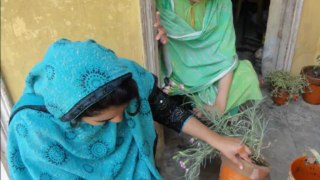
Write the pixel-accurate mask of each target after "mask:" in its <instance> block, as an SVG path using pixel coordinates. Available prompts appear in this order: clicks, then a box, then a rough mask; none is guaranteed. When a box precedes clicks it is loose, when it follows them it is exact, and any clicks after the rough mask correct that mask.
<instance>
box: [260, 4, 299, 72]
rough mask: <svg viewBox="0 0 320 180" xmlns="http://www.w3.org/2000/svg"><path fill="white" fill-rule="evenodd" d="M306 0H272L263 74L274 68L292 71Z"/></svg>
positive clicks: (263, 59) (263, 60)
mask: <svg viewBox="0 0 320 180" xmlns="http://www.w3.org/2000/svg"><path fill="white" fill-rule="evenodd" d="M303 3H304V0H271V2H270V8H269V19H268V25H267V33H266V41H265V44H264V52H263V58H262V74H263V76H265V75H266V74H267V73H268V72H270V71H272V70H275V69H276V70H285V71H290V70H291V66H292V59H293V56H294V53H295V47H296V41H297V34H298V31H299V25H300V19H301V14H302V8H303Z"/></svg>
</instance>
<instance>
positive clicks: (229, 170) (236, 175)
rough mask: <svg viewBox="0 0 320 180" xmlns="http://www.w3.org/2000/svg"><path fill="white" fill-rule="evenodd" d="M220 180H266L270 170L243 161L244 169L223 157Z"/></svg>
mask: <svg viewBox="0 0 320 180" xmlns="http://www.w3.org/2000/svg"><path fill="white" fill-rule="evenodd" d="M221 159H222V164H221V167H220V176H219V180H258V179H259V180H264V179H266V177H267V176H268V174H269V172H270V169H269V167H265V166H258V165H255V164H251V163H248V162H246V161H244V160H241V159H240V161H241V163H242V164H243V167H244V168H243V169H242V170H241V169H239V167H238V165H236V164H234V163H233V162H231V161H230V160H229V159H228V158H226V157H224V156H222V157H221Z"/></svg>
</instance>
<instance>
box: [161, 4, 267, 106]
mask: <svg viewBox="0 0 320 180" xmlns="http://www.w3.org/2000/svg"><path fill="white" fill-rule="evenodd" d="M156 2H157V9H158V10H159V12H160V18H159V17H157V22H156V24H155V26H156V27H157V28H158V30H159V33H158V35H157V37H156V39H157V40H160V41H161V42H162V43H163V44H166V45H165V49H166V50H167V52H168V54H167V57H168V59H169V61H170V62H167V65H166V68H167V69H166V71H167V72H166V73H165V75H166V76H168V77H169V78H170V80H171V81H173V82H174V83H176V84H183V85H184V87H185V90H184V91H182V92H181V91H174V90H172V91H171V92H170V93H171V94H174V95H175V94H183V93H186V92H187V93H191V94H193V95H195V96H194V97H195V98H196V99H199V100H200V101H202V102H203V103H204V104H206V105H207V107H208V108H211V109H212V106H214V107H216V108H217V109H218V110H219V111H221V112H228V111H230V110H232V109H234V108H237V107H238V106H239V105H241V104H243V103H244V102H246V101H248V100H260V99H261V98H262V95H261V92H260V89H259V83H258V79H257V75H256V74H255V71H254V70H253V68H252V65H251V63H250V62H249V61H240V62H238V57H237V54H236V50H235V33H234V27H233V21H232V3H231V0H157V1H156ZM157 16H159V14H158V15H157ZM160 20H161V23H160ZM162 25H163V26H162ZM167 37H168V38H169V40H168V39H167ZM165 57H166V56H165Z"/></svg>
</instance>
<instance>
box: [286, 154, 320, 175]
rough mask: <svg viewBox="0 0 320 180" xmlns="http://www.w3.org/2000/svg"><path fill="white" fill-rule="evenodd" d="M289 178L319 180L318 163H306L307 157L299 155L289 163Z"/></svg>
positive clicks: (319, 170)
mask: <svg viewBox="0 0 320 180" xmlns="http://www.w3.org/2000/svg"><path fill="white" fill-rule="evenodd" d="M289 179H290V180H319V179H320V164H314V163H313V164H310V163H307V157H306V156H303V157H299V158H297V159H296V160H294V161H293V162H292V163H291V168H290V173H289Z"/></svg>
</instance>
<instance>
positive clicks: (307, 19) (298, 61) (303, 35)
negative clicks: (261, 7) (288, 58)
mask: <svg viewBox="0 0 320 180" xmlns="http://www.w3.org/2000/svg"><path fill="white" fill-rule="evenodd" d="M303 6H304V7H303V10H302V17H301V23H300V28H299V32H298V39H297V44H296V47H295V54H294V58H293V62H292V68H291V72H292V73H294V74H298V73H300V70H301V68H302V67H303V66H306V65H313V64H315V63H316V60H315V58H316V56H317V55H318V54H320V23H319V22H320V19H319V17H320V10H319V7H320V1H319V0H305V1H304V5H303Z"/></svg>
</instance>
